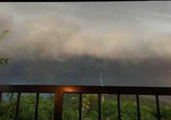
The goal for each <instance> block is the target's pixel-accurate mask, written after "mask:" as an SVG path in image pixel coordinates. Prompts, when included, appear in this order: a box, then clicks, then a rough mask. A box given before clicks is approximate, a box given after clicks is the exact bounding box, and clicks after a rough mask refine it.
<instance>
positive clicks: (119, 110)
mask: <svg viewBox="0 0 171 120" xmlns="http://www.w3.org/2000/svg"><path fill="white" fill-rule="evenodd" d="M117 103H118V104H117V105H118V120H121V108H120V107H121V106H120V94H119V93H118V94H117Z"/></svg>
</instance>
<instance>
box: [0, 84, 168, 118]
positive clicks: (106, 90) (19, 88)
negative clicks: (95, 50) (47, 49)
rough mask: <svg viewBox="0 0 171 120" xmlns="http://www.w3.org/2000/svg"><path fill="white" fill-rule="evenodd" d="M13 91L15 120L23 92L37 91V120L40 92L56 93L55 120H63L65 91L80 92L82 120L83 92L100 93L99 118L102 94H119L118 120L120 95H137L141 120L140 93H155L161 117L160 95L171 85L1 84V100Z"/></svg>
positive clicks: (138, 116)
mask: <svg viewBox="0 0 171 120" xmlns="http://www.w3.org/2000/svg"><path fill="white" fill-rule="evenodd" d="M6 92H12V93H14V92H15V93H18V94H17V102H16V111H15V113H16V114H15V120H18V117H19V108H20V98H21V93H36V105H35V115H34V116H35V118H34V119H35V120H37V119H38V112H39V111H38V106H39V96H40V93H54V94H55V104H54V105H55V106H54V120H62V106H63V96H64V94H65V93H67V94H72V93H76V94H79V120H82V94H87V93H88V94H89V93H90V94H97V95H98V120H101V95H102V94H116V95H117V111H118V120H121V109H120V107H121V105H120V95H122V94H124V95H135V96H136V106H137V108H136V111H137V114H136V115H137V119H138V120H141V113H140V101H139V96H140V95H153V96H155V101H156V114H157V119H158V120H160V119H161V114H160V104H159V96H160V95H171V88H169V87H121V86H120V87H119V86H118V87H116V86H103V87H102V86H55V85H0V101H1V99H2V93H6Z"/></svg>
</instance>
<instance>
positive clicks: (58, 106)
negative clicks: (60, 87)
mask: <svg viewBox="0 0 171 120" xmlns="http://www.w3.org/2000/svg"><path fill="white" fill-rule="evenodd" d="M62 106H63V92H62V91H57V92H56V93H55V109H54V112H55V113H54V120H62Z"/></svg>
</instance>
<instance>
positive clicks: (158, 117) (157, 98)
mask: <svg viewBox="0 0 171 120" xmlns="http://www.w3.org/2000/svg"><path fill="white" fill-rule="evenodd" d="M156 108H157V119H158V120H160V119H161V115H160V105H159V97H158V95H156Z"/></svg>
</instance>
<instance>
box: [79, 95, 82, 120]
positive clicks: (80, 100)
mask: <svg viewBox="0 0 171 120" xmlns="http://www.w3.org/2000/svg"><path fill="white" fill-rule="evenodd" d="M79 120H82V93H80V95H79Z"/></svg>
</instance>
